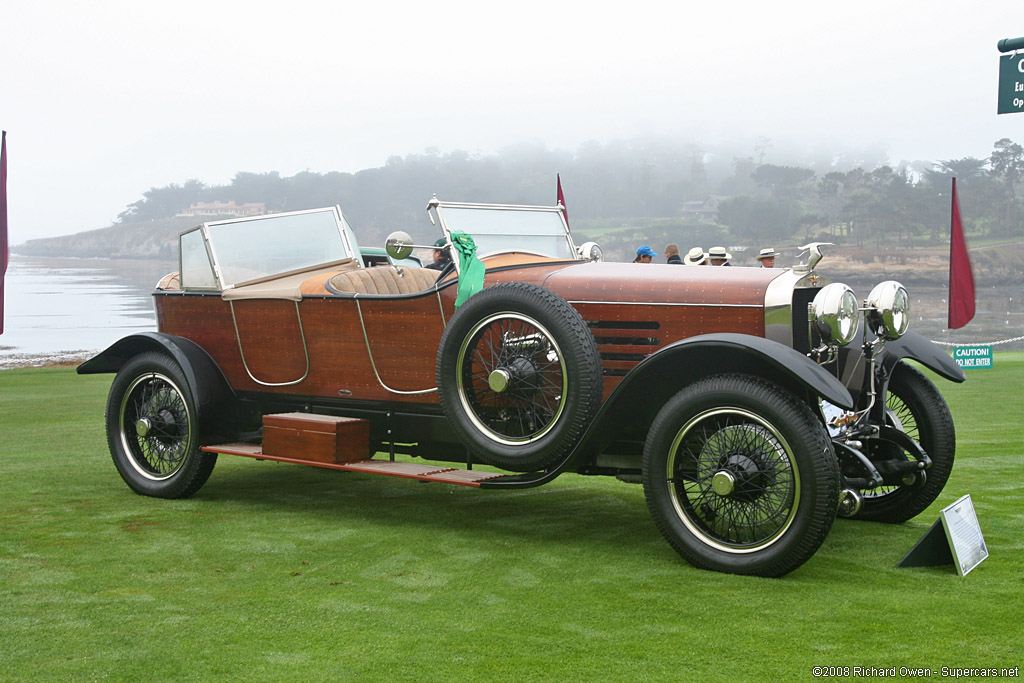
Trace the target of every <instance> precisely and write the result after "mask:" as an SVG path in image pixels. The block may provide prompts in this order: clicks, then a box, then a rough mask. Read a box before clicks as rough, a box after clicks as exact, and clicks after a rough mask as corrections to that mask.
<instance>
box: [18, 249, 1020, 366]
mask: <svg viewBox="0 0 1024 683" xmlns="http://www.w3.org/2000/svg"><path fill="white" fill-rule="evenodd" d="M173 270H177V263H174V262H169V261H145V260H138V261H133V260H123V259H118V260H113V259H67V258H64V259H60V258H35V257H32V258H30V257H22V256H17V255H13V256H12V258H11V262H10V265H9V266H8V270H7V276H6V278H5V284H4V313H5V315H4V333H3V334H2V335H0V368H4V367H12V366H15V365H25V364H32V363H38V362H41V361H47V360H54V359H57V360H60V359H65V360H73V359H82V358H86V357H88V356H89V355H90V354H91V353H94V352H96V351H100V350H102V349H104V348H106V347H107V346H109V345H110V344H112V343H114V342H115V341H117V340H118V339H120V338H121V337H124V336H126V335H129V334H132V333H134V332H139V331H143V330H155V329H156V317H155V313H154V310H153V297H152V292H153V288H154V286H155V285H156V283H157V282H158V281H159V280H160V278H161V277H163V276H164V275H166V274H167V273H169V272H171V271H173ZM826 275H827V273H826ZM848 284H850V285H851V286H852V287H853V288H854V291H855V292H856V293H857V296H858V297H859V298H863V297H864V296H866V295H867V293H868V291H870V289H871V286H872V285H873V284H874V283H873V282H852V281H851V282H848ZM907 289H908V290H909V293H910V296H911V310H912V321H911V329H912V330H915V331H917V332H919V333H921V334H924V335H925V336H926V337H928V338H929V339H932V340H934V341H938V342H940V343H949V344H970V343H993V342H999V341H1003V340H1006V339H1013V338H1016V337H1020V336H1022V335H1024V285H1006V286H996V287H979V289H978V291H977V313H976V315H975V318H974V320H972V321H971V322H970V323H969V324H968V325H967V327H965V328H963V329H961V330H954V331H949V330H946V329H945V328H946V288H945V287H944V286H941V285H934V286H932V285H911V286H908V288H907ZM1021 349H1024V341H1020V340H1018V341H1015V342H1012V343H1008V344H999V345H997V346H996V347H995V350H997V351H1002V350H1021Z"/></svg>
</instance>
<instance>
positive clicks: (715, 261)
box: [708, 247, 732, 266]
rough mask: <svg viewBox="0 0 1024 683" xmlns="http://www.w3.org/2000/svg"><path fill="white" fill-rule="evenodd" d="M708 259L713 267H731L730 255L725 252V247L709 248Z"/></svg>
mask: <svg viewBox="0 0 1024 683" xmlns="http://www.w3.org/2000/svg"><path fill="white" fill-rule="evenodd" d="M708 258H709V259H710V260H711V265H713V266H731V265H732V264H731V263H729V261H730V259H732V254H730V253H729V252H727V251H726V250H725V247H711V248H710V249H708Z"/></svg>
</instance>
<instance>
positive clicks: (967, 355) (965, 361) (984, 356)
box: [953, 346, 992, 370]
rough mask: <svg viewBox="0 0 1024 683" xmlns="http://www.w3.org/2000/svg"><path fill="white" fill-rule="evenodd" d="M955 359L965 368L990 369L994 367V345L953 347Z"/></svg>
mask: <svg viewBox="0 0 1024 683" xmlns="http://www.w3.org/2000/svg"><path fill="white" fill-rule="evenodd" d="M953 360H955V361H956V364H957V365H959V366H960V367H962V368H963V369H964V370H980V369H983V368H984V369H990V368H991V367H992V347H991V346H958V347H956V348H955V349H953Z"/></svg>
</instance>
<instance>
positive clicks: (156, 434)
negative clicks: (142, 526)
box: [106, 352, 217, 498]
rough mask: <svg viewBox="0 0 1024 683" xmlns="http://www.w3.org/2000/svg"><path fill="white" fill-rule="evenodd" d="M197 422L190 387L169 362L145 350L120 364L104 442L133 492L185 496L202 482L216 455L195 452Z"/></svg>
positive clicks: (108, 410) (166, 358) (173, 364)
mask: <svg viewBox="0 0 1024 683" xmlns="http://www.w3.org/2000/svg"><path fill="white" fill-rule="evenodd" d="M196 418H197V414H196V406H195V402H194V400H193V398H192V394H191V392H190V391H189V389H188V383H187V382H186V380H185V376H184V373H183V372H182V371H181V368H180V367H179V366H178V364H177V363H176V362H175V361H174V360H173V359H172V358H170V357H169V356H167V355H165V354H163V353H159V352H149V353H143V354H140V355H138V356H136V357H135V358H133V359H131V360H130V361H128V362H127V363H125V364H124V366H123V367H122V368H121V370H120V371H119V372H118V373H117V376H116V377H115V378H114V382H113V384H112V385H111V387H110V395H109V397H108V399H107V418H106V419H107V442H108V444H109V446H110V454H111V456H112V457H113V460H114V465H115V466H116V467H117V471H118V472H119V473H120V474H121V478H122V479H124V481H125V483H127V484H128V486H129V487H130V488H131V489H132V490H133V491H135V492H136V493H140V494H143V495H147V496H155V497H157V498H185V497H187V496H190V495H192V494H193V493H195V492H196V491H197V490H199V488H200V487H201V486H202V485H203V484H204V483H206V480H207V479H208V478H209V477H210V473H211V472H212V471H213V467H214V465H215V464H216V462H217V456H216V454H211V453H203V452H202V451H200V450H199V430H198V423H197V421H196Z"/></svg>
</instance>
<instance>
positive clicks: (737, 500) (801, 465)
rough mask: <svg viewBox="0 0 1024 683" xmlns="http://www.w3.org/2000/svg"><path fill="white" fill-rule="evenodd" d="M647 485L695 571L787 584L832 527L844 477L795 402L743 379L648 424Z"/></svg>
mask: <svg viewBox="0 0 1024 683" xmlns="http://www.w3.org/2000/svg"><path fill="white" fill-rule="evenodd" d="M643 483H644V493H645V495H646V497H647V504H648V507H649V508H650V510H651V514H652V516H653V517H654V521H655V523H656V524H657V526H658V529H659V530H660V531H661V533H662V534H663V535H664V536H665V538H666V540H668V542H669V544H670V545H671V546H672V547H673V548H675V549H676V551H677V552H678V553H679V554H680V555H682V556H683V557H684V558H686V559H687V560H688V561H689V562H690V563H691V564H693V565H694V566H697V567H701V568H704V569H713V570H716V571H722V572H729V573H734V574H753V575H758V576H781V575H783V574H786V573H787V572H790V571H792V570H793V569H796V568H797V567H799V566H800V565H801V564H803V563H804V562H806V561H807V559H808V558H810V557H811V555H813V554H814V553H815V551H817V549H818V548H819V547H820V546H821V543H822V542H823V541H824V540H825V536H826V535H827V534H828V532H829V529H831V527H832V522H833V521H834V519H835V516H836V509H837V506H838V501H839V470H838V464H837V462H836V458H835V454H834V453H833V451H832V446H831V442H830V441H829V439H828V435H827V433H826V432H825V429H824V427H823V426H822V424H821V422H820V421H819V420H817V419H816V418H815V416H814V413H813V412H812V411H811V409H810V408H809V407H808V406H807V405H806V404H805V403H803V402H801V401H800V400H798V399H797V398H796V397H795V396H793V395H792V394H790V393H789V392H787V391H784V390H782V389H781V388H779V387H777V386H775V385H773V384H769V383H768V382H765V381H763V380H760V379H757V378H754V377H749V376H745V375H717V376H714V377H709V378H707V379H704V380H701V381H699V382H696V383H694V384H692V385H690V386H689V387H687V388H685V389H683V390H682V391H680V392H679V393H678V394H676V395H675V396H674V397H673V398H672V399H670V400H669V402H668V403H666V404H665V406H664V407H663V408H662V410H661V411H660V412H659V413H658V416H657V417H656V418H655V420H654V422H653V423H652V424H651V428H650V431H649V433H648V436H647V441H646V443H645V445H644V458H643Z"/></svg>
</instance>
